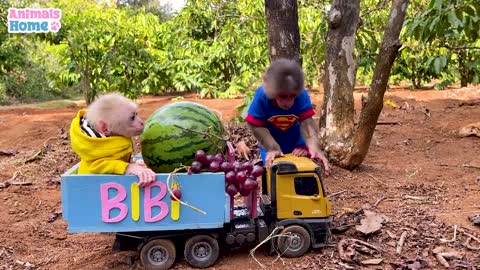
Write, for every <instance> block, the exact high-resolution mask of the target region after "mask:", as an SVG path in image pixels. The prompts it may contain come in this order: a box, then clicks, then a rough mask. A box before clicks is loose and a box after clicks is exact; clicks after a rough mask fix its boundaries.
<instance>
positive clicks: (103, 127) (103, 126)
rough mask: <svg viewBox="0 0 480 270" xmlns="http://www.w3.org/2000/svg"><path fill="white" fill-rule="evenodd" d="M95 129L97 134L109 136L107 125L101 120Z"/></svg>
mask: <svg viewBox="0 0 480 270" xmlns="http://www.w3.org/2000/svg"><path fill="white" fill-rule="evenodd" d="M96 128H98V132H100V133H102V134H105V135H109V134H110V131H109V130H108V124H107V122H105V121H103V120H98V122H97V127H96Z"/></svg>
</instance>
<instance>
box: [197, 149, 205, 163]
mask: <svg viewBox="0 0 480 270" xmlns="http://www.w3.org/2000/svg"><path fill="white" fill-rule="evenodd" d="M195 160H196V161H199V162H200V163H206V162H207V155H206V154H205V151H203V150H198V151H197V152H196V153H195Z"/></svg>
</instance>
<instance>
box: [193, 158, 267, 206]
mask: <svg viewBox="0 0 480 270" xmlns="http://www.w3.org/2000/svg"><path fill="white" fill-rule="evenodd" d="M202 171H209V172H214V173H215V172H224V173H225V191H226V192H227V193H228V195H230V196H231V197H233V196H235V194H237V193H240V195H242V196H248V195H249V194H250V192H251V191H253V190H256V188H257V187H258V182H257V180H256V179H257V177H259V176H261V175H262V174H263V168H262V166H258V165H253V164H252V163H250V162H248V161H246V162H239V161H235V162H233V163H231V162H228V161H227V160H225V159H224V156H223V154H221V153H217V154H215V155H210V154H208V155H207V154H206V153H205V151H203V150H198V151H197V152H196V153H195V160H194V161H193V162H192V165H191V166H190V169H189V172H188V173H201V172H202Z"/></svg>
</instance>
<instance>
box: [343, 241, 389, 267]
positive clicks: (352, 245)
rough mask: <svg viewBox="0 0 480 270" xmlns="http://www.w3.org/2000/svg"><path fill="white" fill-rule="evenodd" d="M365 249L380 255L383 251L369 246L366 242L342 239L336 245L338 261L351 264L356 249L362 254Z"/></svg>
mask: <svg viewBox="0 0 480 270" xmlns="http://www.w3.org/2000/svg"><path fill="white" fill-rule="evenodd" d="M362 246H363V247H362ZM365 247H367V248H369V249H372V250H375V251H377V252H379V253H382V252H383V250H382V249H380V248H378V247H376V246H374V245H372V244H369V243H367V242H364V241H361V240H358V239H353V238H351V239H342V240H340V242H338V244H337V250H338V253H339V256H340V259H341V260H342V261H344V262H353V261H354V257H355V255H356V251H355V250H356V249H360V250H361V251H362V252H365Z"/></svg>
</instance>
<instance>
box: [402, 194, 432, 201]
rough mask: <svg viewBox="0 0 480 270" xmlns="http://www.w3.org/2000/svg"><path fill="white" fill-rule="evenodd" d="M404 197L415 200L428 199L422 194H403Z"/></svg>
mask: <svg viewBox="0 0 480 270" xmlns="http://www.w3.org/2000/svg"><path fill="white" fill-rule="evenodd" d="M403 198H405V199H410V200H417V201H424V200H428V197H422V196H410V195H405V196H403Z"/></svg>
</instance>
